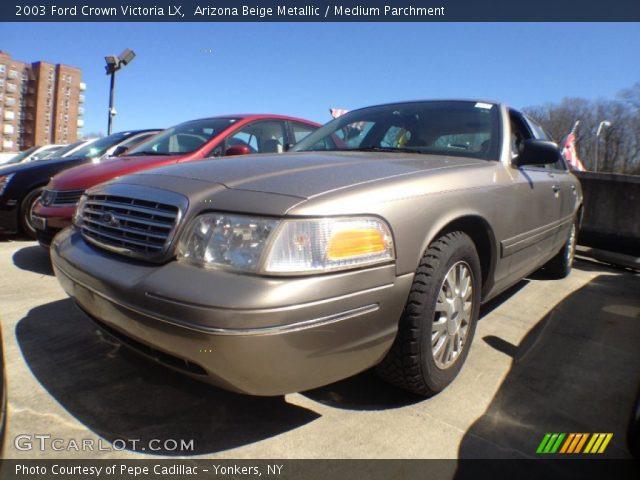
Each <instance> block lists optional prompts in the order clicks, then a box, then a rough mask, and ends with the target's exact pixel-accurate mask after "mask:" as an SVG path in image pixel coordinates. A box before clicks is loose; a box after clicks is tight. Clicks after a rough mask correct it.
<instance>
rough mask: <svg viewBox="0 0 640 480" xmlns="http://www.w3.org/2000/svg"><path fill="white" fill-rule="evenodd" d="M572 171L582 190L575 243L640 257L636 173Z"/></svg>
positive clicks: (639, 196)
mask: <svg viewBox="0 0 640 480" xmlns="http://www.w3.org/2000/svg"><path fill="white" fill-rule="evenodd" d="M574 173H575V174H576V176H577V177H578V178H579V179H580V183H581V184H582V191H583V193H584V216H583V220H582V228H581V230H580V235H579V237H578V243H579V244H580V245H585V246H588V247H593V248H600V249H603V250H609V251H613V252H620V253H625V254H627V255H633V256H635V257H640V176H639V175H622V174H617V173H595V172H574Z"/></svg>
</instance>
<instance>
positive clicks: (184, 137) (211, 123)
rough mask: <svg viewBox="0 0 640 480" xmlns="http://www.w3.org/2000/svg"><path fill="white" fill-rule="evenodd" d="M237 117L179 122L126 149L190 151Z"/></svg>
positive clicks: (139, 152)
mask: <svg viewBox="0 0 640 480" xmlns="http://www.w3.org/2000/svg"><path fill="white" fill-rule="evenodd" d="M237 120H238V119H237V118H208V119H204V120H193V121H190V122H185V123H181V124H180V125H176V126H175V127H171V128H168V129H167V130H165V131H164V132H161V133H159V134H158V135H155V136H154V137H153V138H151V139H149V140H148V141H146V142H142V143H141V144H139V145H138V146H136V147H135V148H133V149H131V150H130V151H128V152H127V153H126V154H125V155H124V156H131V155H174V154H183V153H190V152H193V151H194V150H197V149H198V148H200V147H201V146H202V145H204V144H205V143H206V142H208V141H209V140H211V139H212V138H213V137H215V136H216V135H218V134H219V133H221V132H223V131H224V130H226V129H227V128H228V127H229V126H230V125H232V124H233V123H235V122H236V121H237Z"/></svg>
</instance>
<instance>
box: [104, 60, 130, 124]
mask: <svg viewBox="0 0 640 480" xmlns="http://www.w3.org/2000/svg"><path fill="white" fill-rule="evenodd" d="M135 56H136V54H135V53H134V51H133V50H131V49H129V48H127V49H125V50H124V52H122V53H121V54H120V55H119V56H118V57H116V56H115V55H107V56H106V57H104V61H105V62H106V63H107V65H106V66H105V67H104V69H105V71H106V72H107V75H111V85H110V87H109V121H108V122H109V123H108V124H107V135H111V127H112V124H113V117H115V116H116V109H115V108H114V107H113V98H114V95H115V89H116V72H117V71H118V70H120V69H121V68H122V67H124V66H126V65H128V64H129V63H131V60H133V59H134V58H135Z"/></svg>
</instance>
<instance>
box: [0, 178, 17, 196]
mask: <svg viewBox="0 0 640 480" xmlns="http://www.w3.org/2000/svg"><path fill="white" fill-rule="evenodd" d="M14 175H15V173H10V174H9V175H0V195H2V194H3V193H4V191H5V190H6V189H7V185H9V182H10V181H11V179H12V178H13V176H14Z"/></svg>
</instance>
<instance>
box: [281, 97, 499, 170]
mask: <svg viewBox="0 0 640 480" xmlns="http://www.w3.org/2000/svg"><path fill="white" fill-rule="evenodd" d="M498 110H499V109H498V107H497V106H496V105H494V104H491V103H482V102H471V101H431V102H409V103H398V104H391V105H381V106H377V107H369V108H363V109H360V110H354V111H352V112H349V113H346V114H345V115H343V116H341V117H338V118H336V119H335V120H333V121H331V122H329V123H327V124H326V125H324V126H323V127H322V128H320V129H319V130H317V131H316V132H314V133H312V134H311V135H309V136H308V137H306V138H305V139H303V140H302V141H301V142H300V143H299V144H297V145H296V146H295V147H294V148H293V151H297V152H308V151H336V150H337V151H381V152H409V153H425V154H435V155H452V156H461V157H474V158H480V159H483V160H497V159H498V156H499V151H500V120H499V118H500V116H499V113H498Z"/></svg>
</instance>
